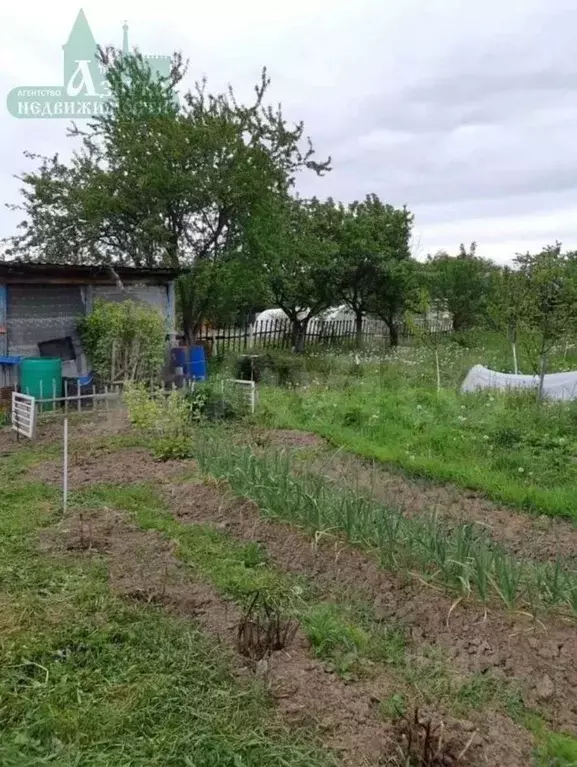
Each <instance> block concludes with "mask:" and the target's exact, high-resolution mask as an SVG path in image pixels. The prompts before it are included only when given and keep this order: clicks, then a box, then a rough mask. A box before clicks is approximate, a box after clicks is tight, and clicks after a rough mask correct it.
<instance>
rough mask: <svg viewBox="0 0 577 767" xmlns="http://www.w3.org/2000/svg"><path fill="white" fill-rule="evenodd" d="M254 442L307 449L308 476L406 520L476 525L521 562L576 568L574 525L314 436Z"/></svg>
mask: <svg viewBox="0 0 577 767" xmlns="http://www.w3.org/2000/svg"><path fill="white" fill-rule="evenodd" d="M253 440H255V441H256V444H257V445H259V446H261V447H263V446H264V447H266V445H271V446H275V447H277V448H286V449H289V450H294V449H297V450H298V449H308V450H309V451H310V450H311V449H312V450H313V451H314V453H313V455H311V456H310V460H307V464H306V466H307V469H308V470H310V471H317V472H322V473H323V474H325V475H326V476H328V477H330V478H332V479H335V480H337V481H339V482H342V483H346V484H348V485H349V486H352V487H354V488H355V489H357V490H358V491H359V492H361V493H363V494H370V495H372V496H373V497H374V498H376V499H377V500H378V501H379V502H380V503H383V504H385V505H389V506H393V507H396V508H399V509H401V511H402V512H403V513H404V514H405V515H406V516H408V517H414V516H418V515H419V514H423V513H424V512H431V511H435V512H436V513H437V514H438V515H439V516H440V517H442V518H443V519H445V520H447V521H449V522H454V523H456V524H461V523H464V522H477V523H478V524H479V525H481V526H483V527H484V528H485V529H486V530H487V532H488V533H489V535H490V536H491V537H492V538H493V539H494V540H495V541H499V542H500V543H501V544H502V545H503V546H505V547H506V548H507V549H508V550H509V551H510V552H512V553H513V554H515V555H517V556H518V557H520V558H523V557H525V558H528V559H534V560H541V561H547V562H551V561H554V560H555V558H556V557H562V558H563V559H566V560H567V561H568V562H569V563H571V564H572V565H573V566H575V567H577V523H573V522H571V521H570V520H566V519H558V518H553V517H547V516H544V515H543V516H539V517H536V516H534V515H530V514H528V513H526V512H524V511H522V510H515V509H512V508H507V507H503V506H499V505H498V504H495V503H492V502H491V501H489V500H488V499H487V498H485V497H484V496H483V495H481V494H480V493H475V492H473V491H467V490H463V489H461V488H458V487H456V486H454V485H449V484H434V483H432V482H429V481H426V480H422V479H421V480H420V479H418V478H411V477H408V476H406V475H404V474H402V473H400V472H394V471H392V470H389V469H387V468H386V467H385V466H383V464H381V463H379V462H378V461H370V460H365V459H362V458H359V457H357V456H354V455H352V454H350V453H344V452H343V451H339V450H329V449H328V448H327V443H326V442H325V441H324V440H322V439H321V438H320V437H317V436H315V435H313V434H307V433H301V432H291V431H284V430H272V431H268V432H257V433H256V434H255V436H254V437H253ZM308 457H309V454H308V453H307V458H308ZM576 492H577V488H576Z"/></svg>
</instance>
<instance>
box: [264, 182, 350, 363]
mask: <svg viewBox="0 0 577 767" xmlns="http://www.w3.org/2000/svg"><path fill="white" fill-rule="evenodd" d="M333 209H334V206H333V204H332V202H325V203H323V202H320V201H319V200H317V199H316V198H313V199H311V200H303V199H300V198H292V197H286V198H285V199H284V200H283V201H279V202H276V203H275V204H274V206H272V207H269V210H268V213H267V215H266V216H260V217H259V218H258V219H257V222H255V226H253V227H252V229H251V231H252V235H253V243H254V248H255V250H256V251H257V252H258V253H259V258H258V262H259V263H260V264H261V265H262V269H263V272H264V274H265V276H266V280H267V284H268V287H269V290H270V294H271V296H272V299H273V301H274V303H275V304H276V305H277V306H278V307H280V308H281V309H282V310H283V311H284V313H285V314H286V315H287V317H288V318H289V320H290V323H291V328H292V345H293V348H294V349H295V351H297V352H302V351H303V350H304V342H305V337H306V333H307V328H308V325H309V323H310V321H311V319H312V318H313V317H317V316H318V315H319V314H321V313H322V312H323V311H325V310H326V309H328V308H329V306H331V304H332V303H333V302H334V299H335V295H334V283H333V278H332V268H333V263H334V256H335V252H336V245H335V242H334V240H333V239H331V238H330V237H327V221H328V220H329V219H331V217H332V215H333V212H334V210H333Z"/></svg>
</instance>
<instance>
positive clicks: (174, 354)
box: [170, 346, 188, 373]
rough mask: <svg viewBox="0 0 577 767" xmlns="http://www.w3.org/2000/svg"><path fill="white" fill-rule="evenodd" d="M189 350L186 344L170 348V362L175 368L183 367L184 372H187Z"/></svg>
mask: <svg viewBox="0 0 577 767" xmlns="http://www.w3.org/2000/svg"><path fill="white" fill-rule="evenodd" d="M187 351H188V349H187V348H186V346H175V347H174V348H172V349H171V350H170V364H171V367H172V368H173V369H174V368H182V372H183V373H186V366H187V359H186V358H187Z"/></svg>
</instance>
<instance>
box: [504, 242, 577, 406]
mask: <svg viewBox="0 0 577 767" xmlns="http://www.w3.org/2000/svg"><path fill="white" fill-rule="evenodd" d="M515 260H516V262H517V264H518V265H519V283H518V284H519V294H520V312H519V315H520V323H519V325H520V328H521V330H522V331H525V333H524V341H525V345H526V348H527V350H528V352H529V353H530V355H531V357H532V359H533V360H534V363H536V364H535V368H536V372H537V373H538V375H539V388H538V400H539V401H540V400H541V399H542V398H543V386H544V380H545V375H546V374H547V369H548V364H549V354H550V352H551V350H552V348H553V347H554V346H555V345H556V344H557V343H559V342H560V341H563V340H564V339H566V338H567V336H568V335H569V334H570V333H572V332H575V328H576V325H577V283H576V281H575V279H574V274H573V269H572V259H571V256H569V255H566V254H563V253H562V252H561V244H560V243H556V244H555V245H549V246H547V247H546V248H544V249H543V250H542V251H541V252H540V253H537V254H535V255H532V254H530V253H526V254H525V255H519V256H517V258H516V259H515Z"/></svg>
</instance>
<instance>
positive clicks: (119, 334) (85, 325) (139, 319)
mask: <svg viewBox="0 0 577 767" xmlns="http://www.w3.org/2000/svg"><path fill="white" fill-rule="evenodd" d="M78 332H79V334H80V338H81V339H82V344H83V346H84V350H85V352H86V354H87V356H88V358H89V360H90V362H91V364H92V370H93V371H94V373H96V375H97V376H98V377H99V378H100V379H101V380H102V381H105V382H107V383H112V382H114V381H124V380H128V381H138V380H145V381H150V380H151V379H152V378H157V377H158V373H159V371H160V369H161V368H162V365H163V363H164V354H165V337H166V328H165V322H164V318H163V317H162V315H161V314H160V312H159V311H158V309H155V308H154V307H153V306H149V305H147V304H142V303H137V302H135V301H130V300H127V301H121V302H118V303H116V302H109V301H96V302H95V303H94V309H93V311H92V312H91V313H90V314H88V315H87V316H86V317H84V318H83V319H82V320H81V322H80V324H79V326H78Z"/></svg>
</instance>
